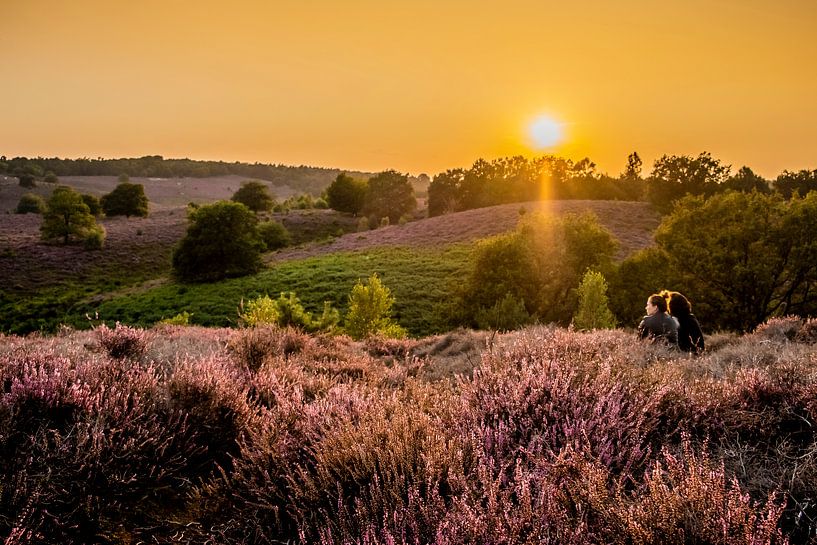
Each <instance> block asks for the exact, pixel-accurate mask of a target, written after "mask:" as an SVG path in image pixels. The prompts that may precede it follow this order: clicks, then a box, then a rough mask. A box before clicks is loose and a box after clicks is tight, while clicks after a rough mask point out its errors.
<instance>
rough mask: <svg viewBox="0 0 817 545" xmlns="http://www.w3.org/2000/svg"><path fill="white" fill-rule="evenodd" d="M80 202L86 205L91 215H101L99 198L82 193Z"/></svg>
mask: <svg viewBox="0 0 817 545" xmlns="http://www.w3.org/2000/svg"><path fill="white" fill-rule="evenodd" d="M82 202H84V203H85V204H86V206H88V210H90V211H91V215H92V216H95V217H99V216H101V215H102V204H101V203H100V202H99V199H97V198H96V197H94V196H93V195H89V194H87V193H83V194H82Z"/></svg>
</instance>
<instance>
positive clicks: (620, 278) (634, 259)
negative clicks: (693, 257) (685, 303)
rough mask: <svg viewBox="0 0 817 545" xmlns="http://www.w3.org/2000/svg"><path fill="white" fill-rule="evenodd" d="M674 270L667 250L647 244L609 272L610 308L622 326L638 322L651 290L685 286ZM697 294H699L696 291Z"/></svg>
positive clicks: (658, 290)
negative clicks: (681, 284) (614, 270)
mask: <svg viewBox="0 0 817 545" xmlns="http://www.w3.org/2000/svg"><path fill="white" fill-rule="evenodd" d="M674 272H675V271H673V270H672V269H671V268H670V265H669V259H668V257H667V255H666V253H664V252H663V251H662V250H661V249H659V248H656V247H652V248H645V249H644V250H641V251H638V252H636V253H635V254H633V255H631V256H629V257H628V258H627V259H625V260H624V261H623V262H622V263H621V264H620V265H619V266H618V269H617V270H616V272H615V274H614V275H612V276H610V290H609V295H610V309H611V310H612V311H613V313H614V314H615V316H616V319H617V320H618V322H619V323H620V324H622V326H635V325H637V324H638V321H639V320H640V319H641V317H642V316H644V302H645V301H646V300H647V297H648V296H649V295H650V294H653V293H658V292H660V291H661V290H663V289H669V288H673V289H682V288H681V287H680V285H679V283H678V282H679V281H678V279H677V278H676V277H677V275H676V274H674ZM687 295H690V296H692V293H691V292H687ZM694 298H695V299H697V298H698V294H697V293H696V294H694ZM695 313H696V314H697V313H698V310H697V308H696V310H695Z"/></svg>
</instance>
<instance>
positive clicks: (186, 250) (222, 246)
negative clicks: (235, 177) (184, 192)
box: [173, 201, 264, 282]
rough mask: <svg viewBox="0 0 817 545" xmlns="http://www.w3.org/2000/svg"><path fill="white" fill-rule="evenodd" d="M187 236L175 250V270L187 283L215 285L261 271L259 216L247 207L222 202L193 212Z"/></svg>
mask: <svg viewBox="0 0 817 545" xmlns="http://www.w3.org/2000/svg"><path fill="white" fill-rule="evenodd" d="M189 221H190V224H189V226H188V227H187V234H186V235H185V236H184V238H183V239H182V240H181V242H179V245H178V246H177V247H176V249H175V250H174V251H173V270H174V273H175V274H176V276H177V277H178V278H179V279H180V280H183V281H189V282H211V281H215V280H220V279H222V278H229V277H234V276H243V275H246V274H250V273H253V272H256V271H257V270H259V269H260V268H261V251H262V250H263V248H264V242H263V241H262V240H261V237H260V236H259V234H258V228H257V220H256V218H255V214H253V212H252V211H250V209H249V208H247V207H246V206H245V205H243V204H241V203H236V202H229V201H219V202H216V203H214V204H210V205H205V206H201V207H199V208H196V209H195V210H193V211H192V212H191V213H190V216H189Z"/></svg>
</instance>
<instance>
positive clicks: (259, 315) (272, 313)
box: [238, 295, 280, 327]
mask: <svg viewBox="0 0 817 545" xmlns="http://www.w3.org/2000/svg"><path fill="white" fill-rule="evenodd" d="M238 317H239V318H241V321H242V322H243V323H244V325H247V326H250V327H253V326H257V325H262V324H264V325H269V324H277V323H278V318H279V317H280V313H279V312H278V305H277V304H276V302H275V300H274V299H272V298H271V297H270V296H269V295H264V296H261V297H256V298H255V299H253V300H251V301H249V302H248V303H247V304H246V306H245V305H244V301H243V300H242V301H241V304H240V306H239V314H238Z"/></svg>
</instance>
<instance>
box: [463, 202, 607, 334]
mask: <svg viewBox="0 0 817 545" xmlns="http://www.w3.org/2000/svg"><path fill="white" fill-rule="evenodd" d="M617 246H618V245H617V242H616V241H615V239H614V238H613V236H612V235H610V233H609V232H608V231H606V230H605V229H604V228H603V227H601V225H600V224H599V223H598V219H597V218H596V217H595V216H593V215H592V214H583V215H573V214H567V215H565V216H560V217H556V216H549V215H543V214H525V216H523V217H522V219H521V220H520V222H519V225H518V226H517V228H516V230H515V231H514V232H512V233H506V234H503V235H498V236H496V237H492V238H490V239H486V240H484V241H482V242H480V243H479V244H478V245H477V248H476V250H475V252H474V261H473V264H472V266H471V270H470V271H469V273H468V276H467V277H466V278H465V281H464V282H463V286H462V289H461V291H460V293H459V295H458V297H457V299H456V302H455V305H456V307H457V308H459V309H461V312H454V313H453V317H454V320H455V321H460V322H465V323H467V324H470V325H474V324H475V322H474V317H475V316H476V315H477V313H478V312H479V309H481V308H482V309H490V308H492V307H493V306H494V305H496V303H498V302H500V301H502V300H503V299H504V298H505V297H506V295H507V294H511V295H512V296H513V298H514V299H516V300H521V301H524V303H525V308H526V309H527V311H528V313H529V314H530V315H531V316H532V317H533V318H534V319H538V320H539V321H542V322H557V323H560V324H563V325H567V324H568V323H569V322H570V319H571V318H572V317H573V313H574V312H575V310H576V303H577V300H576V288H578V286H579V283H580V282H581V279H582V276H583V274H584V272H585V271H586V270H587V269H588V268H592V269H595V270H601V271H606V270H609V269H611V268H612V256H613V255H614V254H615V251H616V249H617Z"/></svg>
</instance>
